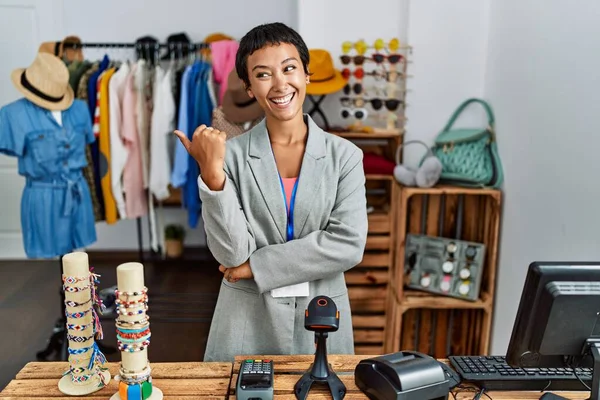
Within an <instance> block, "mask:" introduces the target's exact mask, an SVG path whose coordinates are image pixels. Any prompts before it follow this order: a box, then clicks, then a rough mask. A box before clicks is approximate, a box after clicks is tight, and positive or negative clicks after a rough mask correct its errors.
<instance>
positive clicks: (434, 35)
mask: <svg viewBox="0 0 600 400" xmlns="http://www.w3.org/2000/svg"><path fill="white" fill-rule="evenodd" d="M490 3H491V0H453V1H441V0H413V1H411V2H410V9H409V20H408V37H407V39H408V42H409V44H410V45H411V46H413V47H414V50H413V56H412V58H413V64H412V65H411V66H410V74H412V75H413V78H412V79H409V80H408V89H409V90H410V91H409V92H408V97H407V103H408V108H407V110H406V113H407V118H408V121H407V125H406V129H407V132H406V136H405V140H411V139H420V140H423V141H425V142H426V143H428V144H432V143H433V140H434V138H435V136H436V135H437V134H438V133H439V132H440V131H441V130H442V128H443V127H444V125H445V124H446V123H447V122H448V119H449V118H450V116H451V115H452V113H453V112H454V110H455V109H456V108H457V107H458V105H459V104H460V103H461V102H462V101H463V100H465V99H467V98H469V97H481V96H482V95H483V90H484V77H485V65H486V57H487V54H486V50H487V31H488V20H489V9H490ZM483 117H484V112H483V110H482V109H481V108H480V107H478V106H473V107H472V108H469V109H467V111H466V112H465V113H464V114H463V115H462V116H461V118H460V119H459V120H458V121H457V123H456V124H457V125H456V126H461V125H464V124H471V126H472V125H473V124H474V123H476V124H478V125H477V126H481V125H480V124H481V122H482V120H481V119H482V118H483ZM424 151H425V149H424V148H423V147H421V146H418V145H414V146H409V147H407V148H406V150H405V152H404V157H405V158H404V162H405V163H408V164H409V165H411V164H412V165H415V163H417V162H418V160H420V158H421V156H422V155H423V153H424Z"/></svg>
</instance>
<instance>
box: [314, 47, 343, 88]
mask: <svg viewBox="0 0 600 400" xmlns="http://www.w3.org/2000/svg"><path fill="white" fill-rule="evenodd" d="M308 53H309V55H310V62H309V63H308V72H310V73H311V74H312V75H311V76H310V83H309V84H308V85H307V86H306V94H315V95H320V94H330V93H335V92H337V91H340V90H342V88H343V87H344V86H345V85H346V83H347V82H346V80H345V79H344V77H343V76H342V73H341V72H340V71H338V70H337V69H335V68H334V66H333V59H332V58H331V54H329V52H328V51H327V50H323V49H311V50H309V51H308Z"/></svg>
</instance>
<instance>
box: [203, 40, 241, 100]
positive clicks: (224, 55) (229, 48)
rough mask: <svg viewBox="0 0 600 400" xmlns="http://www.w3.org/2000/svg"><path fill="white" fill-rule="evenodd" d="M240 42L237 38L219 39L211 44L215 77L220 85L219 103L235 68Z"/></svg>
mask: <svg viewBox="0 0 600 400" xmlns="http://www.w3.org/2000/svg"><path fill="white" fill-rule="evenodd" d="M238 47H240V44H239V43H238V42H236V41H235V40H219V41H218V42H212V43H211V44H210V53H211V58H212V65H213V77H214V80H215V82H217V83H218V84H219V85H220V86H219V105H221V103H222V102H223V96H224V95H225V90H226V89H227V78H228V77H229V74H230V73H231V71H232V70H233V69H234V68H235V55H236V53H237V51H238Z"/></svg>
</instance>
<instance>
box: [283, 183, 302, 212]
mask: <svg viewBox="0 0 600 400" xmlns="http://www.w3.org/2000/svg"><path fill="white" fill-rule="evenodd" d="M297 179H298V178H281V180H282V181H283V189H284V190H285V200H286V201H287V208H288V210H289V209H290V201H292V192H293V191H294V185H295V184H296V180H297Z"/></svg>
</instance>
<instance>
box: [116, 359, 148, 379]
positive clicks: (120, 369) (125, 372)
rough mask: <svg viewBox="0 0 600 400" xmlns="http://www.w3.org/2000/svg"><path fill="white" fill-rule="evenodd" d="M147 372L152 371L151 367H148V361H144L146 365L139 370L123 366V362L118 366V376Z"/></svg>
mask: <svg viewBox="0 0 600 400" xmlns="http://www.w3.org/2000/svg"><path fill="white" fill-rule="evenodd" d="M147 372H152V369H151V368H150V362H149V361H146V366H145V367H144V368H142V369H141V370H140V371H139V372H136V371H131V370H128V369H125V368H123V363H121V365H120V366H119V376H122V375H127V376H134V375H142V374H145V373H147Z"/></svg>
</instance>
